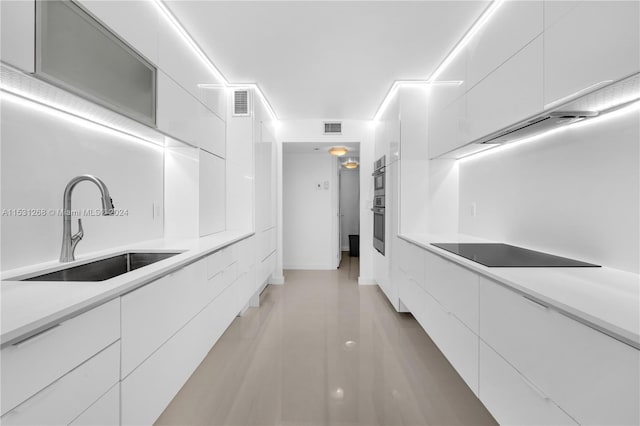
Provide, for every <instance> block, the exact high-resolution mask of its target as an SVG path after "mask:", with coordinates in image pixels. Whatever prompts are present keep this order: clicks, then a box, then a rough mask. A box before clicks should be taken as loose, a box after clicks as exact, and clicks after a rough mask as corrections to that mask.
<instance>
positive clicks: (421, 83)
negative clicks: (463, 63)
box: [373, 80, 464, 121]
mask: <svg viewBox="0 0 640 426" xmlns="http://www.w3.org/2000/svg"><path fill="white" fill-rule="evenodd" d="M462 83H464V81H462V80H440V81H429V80H396V81H394V82H393V84H392V85H391V88H390V89H389V91H387V94H386V95H385V97H384V99H383V100H382V103H381V104H380V106H379V107H378V111H377V112H376V115H375V116H374V117H373V121H379V120H380V118H381V117H382V114H384V111H385V110H386V109H387V107H388V106H389V103H390V102H391V100H392V99H393V97H394V96H395V95H396V93H397V92H398V89H399V88H400V87H431V86H460V85H461V84H462Z"/></svg>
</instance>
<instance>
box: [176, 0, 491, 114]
mask: <svg viewBox="0 0 640 426" xmlns="http://www.w3.org/2000/svg"><path fill="white" fill-rule="evenodd" d="M167 4H168V6H169V7H170V9H171V10H172V12H173V13H174V14H175V16H176V17H177V18H178V19H179V20H180V22H181V23H182V24H183V26H184V27H185V28H186V29H187V31H189V33H190V34H191V35H192V37H193V38H194V39H195V40H196V42H197V43H198V44H199V45H200V46H201V47H202V49H203V50H204V51H205V52H206V54H207V55H208V56H209V57H210V58H211V60H212V61H213V62H214V63H215V64H216V66H217V67H218V68H219V69H220V70H221V71H222V73H223V74H224V75H225V77H226V78H227V80H229V81H231V82H243V83H248V82H255V83H258V85H259V86H260V87H261V89H262V91H263V92H264V94H265V95H266V97H267V98H268V100H269V102H270V103H271V105H272V107H273V109H274V110H275V112H276V114H277V115H278V117H279V118H281V119H305V118H334V119H371V118H372V117H373V115H374V113H375V111H376V109H377V108H378V105H379V104H380V102H381V101H382V99H383V97H384V96H385V94H386V92H387V90H388V89H389V87H390V86H391V84H392V83H393V81H394V80H403V79H425V78H426V77H428V76H429V74H430V73H431V72H432V71H433V70H434V69H435V68H436V67H437V66H438V64H439V63H440V62H441V61H442V59H443V58H444V57H445V56H446V54H447V53H448V52H449V51H450V50H451V48H452V47H453V46H454V45H455V43H456V42H457V41H458V40H459V39H460V38H461V37H462V36H463V34H464V33H465V31H466V30H467V29H469V27H470V26H471V25H472V24H473V22H474V21H475V20H476V19H477V18H478V16H480V14H481V13H482V11H483V10H484V8H485V7H486V6H487V5H488V2H486V1H202V0H200V1H192V0H173V1H167Z"/></svg>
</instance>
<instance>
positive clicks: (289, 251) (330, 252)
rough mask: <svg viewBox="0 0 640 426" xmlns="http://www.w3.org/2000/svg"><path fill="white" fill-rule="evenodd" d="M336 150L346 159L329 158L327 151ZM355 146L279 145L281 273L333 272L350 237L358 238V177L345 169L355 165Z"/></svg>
mask: <svg viewBox="0 0 640 426" xmlns="http://www.w3.org/2000/svg"><path fill="white" fill-rule="evenodd" d="M337 145H340V146H345V147H347V148H348V151H349V152H348V154H347V155H346V156H344V157H335V156H332V155H330V154H329V152H328V151H329V148H330V147H332V146H337ZM359 145H360V144H359V143H357V142H352V143H343V142H340V143H335V142H334V143H331V142H318V143H314V142H286V141H285V142H283V144H282V236H283V241H282V243H283V244H282V260H283V262H282V263H283V268H284V269H307V270H313V269H337V268H338V267H339V265H340V260H341V258H342V251H343V249H346V250H348V249H349V235H358V234H359V230H358V228H359V217H358V216H359V196H360V188H359V175H360V174H359V171H358V169H357V168H356V169H351V170H349V169H346V167H345V166H344V164H343V163H345V162H346V160H347V159H352V160H356V161H357V159H358V158H359V155H358V152H359ZM343 170H348V172H349V173H347V172H343ZM343 178H344V181H345V183H344V185H343V184H342V183H341V180H342V179H343ZM354 185H355V187H354ZM341 188H342V189H341ZM343 222H344V223H343Z"/></svg>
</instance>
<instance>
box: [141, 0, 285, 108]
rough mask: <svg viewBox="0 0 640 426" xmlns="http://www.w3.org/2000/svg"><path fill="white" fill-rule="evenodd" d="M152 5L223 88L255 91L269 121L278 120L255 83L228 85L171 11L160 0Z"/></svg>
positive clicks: (212, 85)
mask: <svg viewBox="0 0 640 426" xmlns="http://www.w3.org/2000/svg"><path fill="white" fill-rule="evenodd" d="M152 1H153V4H155V5H156V7H157V8H158V10H159V11H160V13H161V14H162V15H163V16H164V17H165V19H166V20H167V21H168V22H169V24H171V26H172V27H173V28H174V29H175V30H176V32H177V33H178V34H179V35H180V37H182V39H183V40H184V41H185V43H186V44H187V45H188V46H189V47H190V48H191V50H193V52H194V53H195V54H196V56H198V58H199V59H200V60H201V61H202V62H203V63H204V64H205V66H206V67H207V68H209V70H211V72H212V73H213V75H214V76H215V77H216V79H217V80H218V81H219V82H220V83H221V84H222V86H223V87H247V88H251V89H253V90H255V92H256V93H257V94H258V97H259V98H260V100H261V101H262V103H263V104H264V106H265V108H266V109H267V112H268V113H269V115H270V116H271V119H272V120H274V121H277V120H278V116H277V115H276V113H275V111H274V110H273V108H272V107H271V104H270V103H269V101H268V100H267V98H266V96H265V95H264V93H263V92H262V90H261V89H260V87H259V86H258V85H257V84H255V83H230V82H229V81H228V80H227V79H226V78H225V76H224V75H223V74H222V72H221V71H220V70H219V69H218V68H217V67H216V66H215V65H214V64H213V62H212V61H211V60H210V59H209V57H208V56H207V55H206V54H205V53H204V51H203V50H202V49H201V48H200V46H198V44H197V43H196V42H195V41H194V40H193V38H192V37H191V36H190V35H189V33H188V32H187V30H185V29H184V27H183V26H182V25H181V24H180V22H179V21H178V20H177V19H176V17H175V16H173V14H172V13H171V11H170V10H169V9H168V8H167V6H165V5H164V3H163V1H162V0H152ZM198 87H202V88H206V87H219V86H218V85H215V84H199V85H198Z"/></svg>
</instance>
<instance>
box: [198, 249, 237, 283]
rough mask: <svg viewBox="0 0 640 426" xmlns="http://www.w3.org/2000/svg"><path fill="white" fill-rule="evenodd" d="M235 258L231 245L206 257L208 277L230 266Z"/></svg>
mask: <svg viewBox="0 0 640 426" xmlns="http://www.w3.org/2000/svg"><path fill="white" fill-rule="evenodd" d="M233 262H235V259H234V258H233V252H232V250H231V247H225V248H223V249H220V250H218V251H216V252H215V253H213V254H210V255H209V256H207V257H206V258H205V263H206V265H207V279H209V280H210V279H211V278H213V277H214V276H216V275H218V274H219V273H221V272H222V271H224V270H225V269H226V268H227V267H229V266H230V265H231V264H232V263H233Z"/></svg>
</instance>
